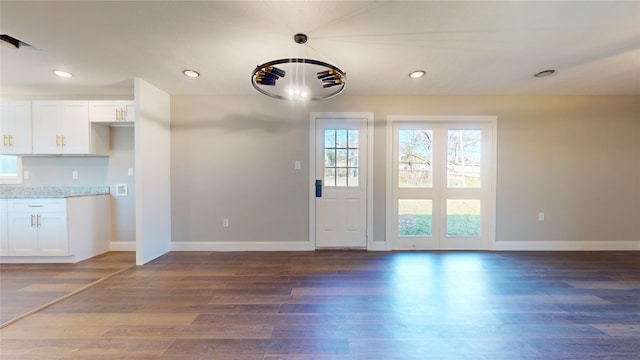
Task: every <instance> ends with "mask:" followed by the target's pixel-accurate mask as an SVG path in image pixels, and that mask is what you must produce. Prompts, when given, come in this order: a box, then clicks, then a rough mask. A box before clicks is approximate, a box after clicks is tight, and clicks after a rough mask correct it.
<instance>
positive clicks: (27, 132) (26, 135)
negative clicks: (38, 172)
mask: <svg viewBox="0 0 640 360" xmlns="http://www.w3.org/2000/svg"><path fill="white" fill-rule="evenodd" d="M0 133H1V134H2V147H1V148H0V153H2V154H5V155H22V154H31V101H3V102H1V103H0Z"/></svg>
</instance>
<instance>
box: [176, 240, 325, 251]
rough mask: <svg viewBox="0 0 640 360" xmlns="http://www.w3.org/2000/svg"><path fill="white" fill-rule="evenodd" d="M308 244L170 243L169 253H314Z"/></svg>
mask: <svg viewBox="0 0 640 360" xmlns="http://www.w3.org/2000/svg"><path fill="white" fill-rule="evenodd" d="M314 250H315V246H313V244H312V243H310V242H306V241H305V242H301V241H295V242H294V241H288V242H287V241H208V242H195V241H184V242H182V241H181V242H172V243H171V251H314Z"/></svg>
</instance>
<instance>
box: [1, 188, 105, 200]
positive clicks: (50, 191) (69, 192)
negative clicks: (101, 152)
mask: <svg viewBox="0 0 640 360" xmlns="http://www.w3.org/2000/svg"><path fill="white" fill-rule="evenodd" d="M108 194H109V187H108V186H34V187H25V186H12V187H9V186H2V187H0V198H4V199H20V198H68V197H75V196H91V195H108Z"/></svg>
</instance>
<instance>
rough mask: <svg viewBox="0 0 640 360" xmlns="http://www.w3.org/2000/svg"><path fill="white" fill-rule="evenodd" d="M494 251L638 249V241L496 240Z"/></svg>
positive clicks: (639, 243) (639, 248) (639, 244)
mask: <svg viewBox="0 0 640 360" xmlns="http://www.w3.org/2000/svg"><path fill="white" fill-rule="evenodd" d="M492 250H495V251H638V250H640V241H639V240H635V241H633V240H631V241H606V240H605V241H496V242H495V243H494V247H493V248H492Z"/></svg>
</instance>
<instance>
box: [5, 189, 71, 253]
mask: <svg viewBox="0 0 640 360" xmlns="http://www.w3.org/2000/svg"><path fill="white" fill-rule="evenodd" d="M66 205H67V204H66V200H65V199H35V200H32V199H10V200H9V201H8V206H9V212H8V222H9V224H8V225H9V256H65V255H69V240H68V237H67V206H66Z"/></svg>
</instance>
